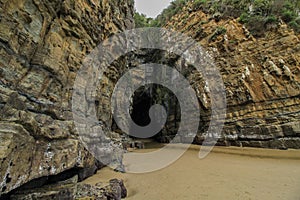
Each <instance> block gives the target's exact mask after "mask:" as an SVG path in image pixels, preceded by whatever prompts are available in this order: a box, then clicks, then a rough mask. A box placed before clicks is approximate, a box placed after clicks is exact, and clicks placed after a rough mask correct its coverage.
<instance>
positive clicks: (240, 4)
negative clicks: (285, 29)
mask: <svg viewBox="0 0 300 200" xmlns="http://www.w3.org/2000/svg"><path fill="white" fill-rule="evenodd" d="M188 3H191V4H188ZM186 5H189V8H188V9H189V12H193V11H197V10H202V11H203V12H205V13H208V14H210V15H215V14H216V13H221V18H223V19H226V18H239V21H240V22H241V23H243V24H245V26H246V27H247V28H248V29H249V30H250V32H251V33H252V34H253V35H256V36H260V35H261V34H263V33H264V32H265V30H266V29H267V27H272V26H268V24H273V25H277V24H278V22H279V21H280V19H281V20H283V21H284V22H286V23H287V24H288V25H289V26H290V27H291V28H293V29H294V30H295V31H297V32H299V30H300V28H299V27H300V16H299V13H300V0H173V1H172V2H171V4H170V6H169V7H167V8H166V9H164V10H163V11H162V13H161V14H160V15H159V16H158V17H157V18H156V19H151V18H147V17H146V16H145V15H143V14H137V15H136V16H135V20H136V24H137V27H148V26H164V25H165V24H166V23H167V22H168V21H169V20H170V19H171V18H172V17H173V16H174V15H176V14H178V13H180V12H181V11H182V8H183V7H184V6H186ZM273 27H274V26H273Z"/></svg>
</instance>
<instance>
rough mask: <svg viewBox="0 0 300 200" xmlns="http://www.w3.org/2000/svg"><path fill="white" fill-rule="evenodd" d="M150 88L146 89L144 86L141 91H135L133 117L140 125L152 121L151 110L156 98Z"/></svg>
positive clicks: (145, 124)
mask: <svg viewBox="0 0 300 200" xmlns="http://www.w3.org/2000/svg"><path fill="white" fill-rule="evenodd" d="M150 90H151V88H150V89H148V90H145V88H144V87H143V88H142V90H141V91H140V92H139V91H138V92H135V94H134V96H133V105H132V108H131V119H132V120H133V121H134V122H135V123H136V124H137V125H139V126H147V125H148V124H149V123H150V122H151V119H150V117H149V110H150V108H151V106H152V105H153V102H154V99H153V97H152V96H151V91H150Z"/></svg>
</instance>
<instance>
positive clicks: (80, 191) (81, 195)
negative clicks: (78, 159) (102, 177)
mask: <svg viewBox="0 0 300 200" xmlns="http://www.w3.org/2000/svg"><path fill="white" fill-rule="evenodd" d="M77 181H78V177H77V176H74V177H72V178H70V179H68V180H65V181H62V182H58V183H55V184H50V185H47V186H44V187H42V188H38V189H34V190H23V191H18V192H16V194H14V195H12V196H11V197H10V199H13V200H22V199H27V200H33V199H49V200H51V199H96V200H109V199H110V200H121V199H122V198H125V197H126V196H127V189H126V188H125V187H124V183H123V181H122V180H118V179H112V180H110V181H109V183H102V182H99V183H97V184H96V185H89V184H82V183H77Z"/></svg>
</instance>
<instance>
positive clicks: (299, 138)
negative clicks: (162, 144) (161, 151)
mask: <svg viewBox="0 0 300 200" xmlns="http://www.w3.org/2000/svg"><path fill="white" fill-rule="evenodd" d="M166 27H167V28H170V29H173V30H175V31H179V32H183V33H185V34H187V35H189V36H191V37H192V38H194V39H195V40H197V41H198V42H200V44H201V45H202V46H203V47H204V48H205V49H206V50H207V51H208V52H210V53H211V55H213V56H214V59H215V64H216V66H217V67H218V69H219V70H220V72H221V75H222V77H223V80H224V84H225V87H226V95H227V117H226V122H225V127H224V130H223V132H222V134H221V136H220V137H219V144H220V145H237V146H251V147H266V148H282V149H285V148H300V135H299V131H300V129H299V127H300V98H299V97H300V38H299V35H297V34H296V33H294V31H292V30H291V29H289V28H288V27H287V25H286V24H284V23H283V22H281V23H279V24H278V26H277V27H275V28H272V29H269V30H268V31H267V32H266V33H265V34H264V37H260V38H255V37H253V36H252V35H251V34H250V33H249V31H248V30H247V29H246V28H245V27H243V25H242V24H240V23H239V22H238V19H214V16H210V15H208V14H205V13H203V12H202V11H201V10H198V11H192V10H190V9H189V7H188V6H187V7H186V8H184V9H183V11H182V12H181V13H180V14H178V15H175V16H173V18H172V19H170V21H169V22H168V24H167V25H166ZM177 65H178V66H180V67H181V69H183V70H182V71H184V70H187V69H188V66H187V65H182V64H180V62H177ZM187 74H189V75H187V78H188V79H189V80H190V83H192V84H193V87H194V89H195V90H196V91H197V95H198V99H199V102H200V104H201V108H202V110H201V121H202V123H201V127H200V129H201V130H199V134H198V136H197V138H196V140H195V142H196V143H201V142H202V141H203V139H204V137H203V134H204V133H205V127H207V125H208V122H209V120H210V119H209V118H210V112H211V111H210V97H209V92H208V90H207V88H206V87H205V85H206V84H205V80H204V79H203V77H202V76H201V74H199V73H197V72H196V71H195V70H193V69H190V72H189V73H187ZM173 107H174V106H173ZM172 118H173V119H175V121H177V118H178V116H176V114H174V116H173V117H172ZM169 124H170V127H173V128H171V129H169V130H166V131H164V132H163V133H162V136H161V140H162V141H168V140H169V139H170V135H172V134H171V133H172V132H174V129H175V128H176V125H175V126H174V124H175V123H174V120H170V121H169Z"/></svg>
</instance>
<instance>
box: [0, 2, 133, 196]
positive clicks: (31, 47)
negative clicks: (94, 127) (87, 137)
mask: <svg viewBox="0 0 300 200" xmlns="http://www.w3.org/2000/svg"><path fill="white" fill-rule="evenodd" d="M132 15H133V1H125V0H121V1H115V0H114V1H106V0H103V1H100V0H78V1H77V0H76V1H75V0H63V1H39V0H21V1H19V0H13V1H7V0H1V1H0V66H1V67H0V109H1V113H0V196H1V194H5V193H8V192H10V191H11V190H13V189H16V188H18V187H20V186H22V185H23V184H25V183H27V182H30V181H32V180H36V179H38V178H42V179H39V180H40V181H37V182H36V184H37V185H39V184H40V185H43V183H46V182H47V180H48V179H49V177H52V176H57V175H61V174H62V177H64V176H63V174H64V172H67V175H66V177H65V178H68V176H73V175H74V174H79V178H81V179H82V178H84V177H86V176H89V175H91V174H93V173H94V171H95V170H96V169H97V167H99V166H100V165H101V164H99V163H97V162H96V160H95V159H94V158H93V156H92V155H91V154H90V153H89V152H88V151H87V150H85V148H84V147H83V145H82V144H81V142H80V140H79V139H78V134H77V133H76V130H75V128H74V124H73V123H72V112H71V96H72V87H73V82H74V80H75V77H76V73H77V71H78V70H79V68H80V67H81V64H82V60H83V59H84V57H85V56H86V55H87V54H88V53H89V52H91V51H92V49H93V48H94V47H95V46H96V45H97V44H99V43H100V42H101V41H102V40H104V39H106V38H108V37H109V36H110V35H111V34H113V33H116V32H119V31H122V30H125V29H130V28H132V26H133V21H132ZM123 62H125V61H123ZM121 64H122V62H120V65H121ZM103 96H105V92H103ZM106 96H107V95H106ZM101 105H103V107H105V102H102V104H101ZM106 115H107V116H102V117H103V119H105V120H109V119H111V117H110V116H109V115H110V114H109V113H108V112H107V114H106ZM107 123H108V124H109V123H111V122H107ZM103 124H105V123H103ZM100 128H102V127H100ZM112 145H113V144H112ZM108 148H109V147H108ZM43 177H44V179H43ZM58 179H59V178H58Z"/></svg>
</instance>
